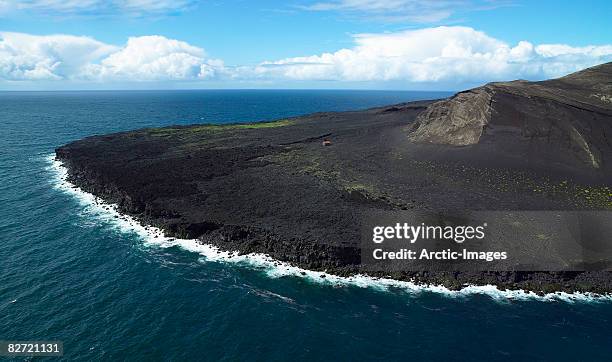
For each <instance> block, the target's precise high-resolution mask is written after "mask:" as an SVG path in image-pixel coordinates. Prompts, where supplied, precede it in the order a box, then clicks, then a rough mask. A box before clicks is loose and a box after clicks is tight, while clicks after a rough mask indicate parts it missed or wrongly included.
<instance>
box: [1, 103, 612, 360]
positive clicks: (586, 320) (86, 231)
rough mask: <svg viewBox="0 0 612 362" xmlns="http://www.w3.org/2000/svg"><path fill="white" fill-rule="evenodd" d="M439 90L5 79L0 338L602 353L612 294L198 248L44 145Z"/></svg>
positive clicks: (127, 349) (337, 353) (138, 354)
mask: <svg viewBox="0 0 612 362" xmlns="http://www.w3.org/2000/svg"><path fill="white" fill-rule="evenodd" d="M439 96H444V94H435V93H429V94H428V93H409V92H357V91H355V92H353V91H184V92H183V91H172V92H161V91H159V92H157V91H156V92H85V93H71V92H60V93H43V92H41V93H0V340H16V339H17V340H41V339H52V340H62V341H64V349H65V356H66V357H67V358H69V359H79V360H102V359H103V360H122V359H130V360H162V359H163V360H187V359H189V360H231V361H234V360H243V359H248V360H252V359H255V360H323V359H325V360H347V361H348V360H363V359H377V360H423V359H435V360H445V361H446V360H477V359H485V360H517V359H520V360H530V361H532V360H610V358H611V357H610V356H611V355H612V337H611V335H610V327H611V326H612V302H584V301H577V302H566V301H559V300H552V301H539V300H523V301H520V300H509V299H505V298H503V297H499V298H494V297H492V296H490V295H483V294H470V295H465V296H449V295H445V294H443V293H442V294H441V293H434V292H414V291H413V292H408V291H405V290H402V289H391V290H387V291H383V290H379V289H376V288H372V287H369V288H364V287H358V286H333V285H325V284H319V283H315V282H313V281H310V280H307V279H303V278H298V277H284V278H271V277H270V276H269V275H268V273H266V272H264V271H262V270H259V269H254V268H252V267H248V266H244V265H242V266H241V265H236V264H226V263H219V262H211V261H206V260H205V259H203V258H202V256H201V255H199V254H197V253H193V252H188V251H185V250H183V249H181V248H179V247H172V248H159V247H154V246H150V245H145V243H143V240H142V239H141V238H139V237H138V236H137V235H136V234H134V233H130V232H128V231H124V230H121V229H119V228H117V227H116V225H113V223H112V222H111V221H109V220H107V219H102V218H96V217H93V216H92V215H91V214H89V213H86V212H83V207H84V206H83V204H82V203H79V202H78V200H76V199H75V197H73V196H71V195H70V194H67V193H65V192H61V191H60V190H58V189H56V188H54V187H53V186H54V185H53V183H54V180H55V179H54V177H53V175H52V174H51V171H50V169H49V162H48V159H47V157H46V156H47V155H49V154H50V153H52V151H53V149H54V148H55V147H56V146H59V145H62V144H64V143H66V142H69V141H71V140H75V139H78V138H81V137H84V136H87V135H92V134H101V133H108V132H114V131H120V130H128V129H135V128H141V127H149V126H161V125H170V124H191V123H200V122H219V123H222V122H231V121H254V120H263V119H271V118H280V117H286V116H292V115H299V114H304V113H308V112H314V111H324V110H347V109H357V108H365V107H370V106H375V105H383V104H389V103H394V102H400V101H408V100H412V99H422V98H435V97H439Z"/></svg>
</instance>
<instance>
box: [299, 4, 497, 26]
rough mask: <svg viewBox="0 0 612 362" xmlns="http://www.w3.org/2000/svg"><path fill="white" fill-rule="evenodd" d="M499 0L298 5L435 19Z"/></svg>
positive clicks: (386, 16)
mask: <svg viewBox="0 0 612 362" xmlns="http://www.w3.org/2000/svg"><path fill="white" fill-rule="evenodd" d="M507 4H508V2H507V1H503V0H497V1H496V0H488V1H487V0H484V1H483V0H327V1H322V2H316V3H314V4H311V5H305V6H301V8H302V9H305V10H311V11H336V12H340V13H345V14H351V15H358V16H364V17H367V19H374V20H384V21H411V22H417V23H435V22H439V21H441V20H444V19H447V18H449V17H451V16H452V15H453V13H456V12H465V11H473V10H484V9H491V8H494V7H499V6H504V5H507Z"/></svg>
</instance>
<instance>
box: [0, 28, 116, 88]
mask: <svg viewBox="0 0 612 362" xmlns="http://www.w3.org/2000/svg"><path fill="white" fill-rule="evenodd" d="M115 51H117V47H115V46H112V45H108V44H104V43H102V42H99V41H97V40H94V39H92V38H89V37H85V36H72V35H47V36H36V35H29V34H22V33H0V79H6V80H43V79H67V78H71V77H73V76H74V75H76V74H79V73H80V72H81V71H82V70H83V69H84V68H85V67H86V66H88V65H89V64H90V63H91V62H94V61H97V60H98V59H100V58H102V57H104V56H107V55H109V54H111V53H113V52H115Z"/></svg>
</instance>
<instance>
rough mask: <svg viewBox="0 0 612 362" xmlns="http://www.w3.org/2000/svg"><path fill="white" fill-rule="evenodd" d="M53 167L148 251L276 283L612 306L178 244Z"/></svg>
mask: <svg viewBox="0 0 612 362" xmlns="http://www.w3.org/2000/svg"><path fill="white" fill-rule="evenodd" d="M46 159H47V161H48V162H49V167H48V170H49V171H51V172H52V174H53V179H52V184H53V186H54V187H55V188H56V189H58V190H60V191H62V192H65V193H67V194H70V195H72V196H74V197H75V198H76V199H77V200H78V201H79V202H80V203H81V204H82V205H83V206H84V209H83V211H84V212H85V213H87V214H88V215H91V216H96V217H97V218H99V219H102V220H104V221H105V222H109V223H110V224H111V225H113V226H115V227H117V228H118V229H119V230H122V231H126V232H132V233H135V234H136V235H138V236H139V237H140V238H141V239H142V240H143V241H144V243H145V245H148V246H157V247H160V248H171V247H180V248H182V249H184V250H187V251H191V252H194V253H198V254H200V255H202V257H203V259H204V260H206V261H212V262H223V263H236V264H241V265H244V266H248V267H251V268H257V269H261V270H263V271H264V272H265V274H266V275H267V276H269V277H271V278H280V277H287V276H291V277H298V278H303V279H306V280H308V281H310V282H313V283H318V284H323V285H331V286H355V287H361V288H371V289H374V290H379V291H391V290H393V291H399V292H405V293H409V294H411V295H418V294H421V293H425V292H429V293H436V294H440V295H444V296H447V297H453V298H462V297H467V296H470V295H478V294H480V295H486V296H488V297H490V298H492V299H493V300H496V301H499V302H509V301H513V300H518V301H526V300H535V301H544V302H554V301H562V302H568V303H575V302H612V294H606V295H600V294H594V293H580V292H575V293H566V292H555V293H548V294H544V295H539V294H536V293H534V292H531V291H525V290H508V289H506V290H501V289H499V288H498V287H497V286H494V285H468V286H465V287H463V288H462V289H460V290H451V289H448V288H446V287H444V286H442V285H433V284H417V283H414V282H411V281H400V280H395V279H389V278H375V277H371V276H367V275H354V276H350V277H340V276H337V275H333V274H328V273H324V272H320V271H312V270H307V269H302V268H300V267H296V266H294V265H291V264H289V263H286V262H282V261H278V260H275V259H273V258H271V257H270V256H268V255H264V254H256V253H253V254H243V255H239V254H238V253H237V252H229V251H222V250H220V249H219V248H217V247H215V246H212V245H207V244H202V243H200V242H199V241H198V240H194V239H178V238H172V237H166V236H164V234H163V231H162V230H161V229H159V228H156V227H153V226H145V225H142V224H141V223H140V222H139V221H138V220H136V219H135V218H133V217H131V216H129V215H124V214H121V213H120V212H119V211H118V209H117V205H114V204H109V203H106V202H104V201H103V200H102V199H100V198H98V197H96V196H94V195H92V194H90V193H87V192H85V191H83V190H81V189H80V188H79V187H77V186H75V185H73V184H71V183H70V182H68V181H67V175H68V171H67V169H66V168H65V167H63V165H62V163H61V162H60V161H58V160H56V159H55V155H49V156H47V157H46Z"/></svg>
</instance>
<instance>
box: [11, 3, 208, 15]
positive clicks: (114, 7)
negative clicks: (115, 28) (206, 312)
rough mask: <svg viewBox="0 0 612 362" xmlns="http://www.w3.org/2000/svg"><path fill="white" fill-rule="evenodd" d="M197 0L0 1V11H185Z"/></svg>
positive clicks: (104, 12) (122, 13)
mask: <svg viewBox="0 0 612 362" xmlns="http://www.w3.org/2000/svg"><path fill="white" fill-rule="evenodd" d="M196 2H197V0H0V14H8V13H11V12H27V13H34V14H45V15H61V16H65V15H95V16H100V15H109V14H115V15H117V14H119V15H128V16H144V15H164V14H172V13H176V12H181V11H184V10H186V9H188V8H190V7H191V6H193V5H194V4H196Z"/></svg>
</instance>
